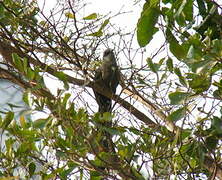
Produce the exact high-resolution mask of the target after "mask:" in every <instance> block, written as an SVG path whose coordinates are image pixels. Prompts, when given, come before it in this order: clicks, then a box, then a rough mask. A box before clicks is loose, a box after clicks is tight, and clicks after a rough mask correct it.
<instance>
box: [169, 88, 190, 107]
mask: <svg viewBox="0 0 222 180" xmlns="http://www.w3.org/2000/svg"><path fill="white" fill-rule="evenodd" d="M190 95H191V94H190V93H186V92H179V91H177V92H173V93H170V94H169V99H170V104H173V105H177V104H182V103H183V102H184V101H185V100H186V99H187V98H188V97H189V96H190Z"/></svg>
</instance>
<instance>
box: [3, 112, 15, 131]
mask: <svg viewBox="0 0 222 180" xmlns="http://www.w3.org/2000/svg"><path fill="white" fill-rule="evenodd" d="M13 119H14V112H12V111H9V112H7V114H6V116H5V118H4V119H3V121H2V124H1V126H0V127H1V128H2V129H6V128H7V127H8V126H9V124H10V123H11V122H12V120H13Z"/></svg>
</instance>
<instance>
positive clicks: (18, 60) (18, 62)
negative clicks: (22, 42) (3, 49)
mask: <svg viewBox="0 0 222 180" xmlns="http://www.w3.org/2000/svg"><path fill="white" fill-rule="evenodd" d="M12 60H13V62H14V64H15V66H16V68H17V69H18V70H19V71H21V72H23V71H24V68H23V63H22V59H21V58H20V57H19V56H18V55H17V54H16V53H12Z"/></svg>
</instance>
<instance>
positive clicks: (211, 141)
mask: <svg viewBox="0 0 222 180" xmlns="http://www.w3.org/2000/svg"><path fill="white" fill-rule="evenodd" d="M205 143H206V146H207V148H208V149H209V150H214V149H215V148H216V147H217V143H218V138H217V137H216V136H209V137H207V138H206V141H205Z"/></svg>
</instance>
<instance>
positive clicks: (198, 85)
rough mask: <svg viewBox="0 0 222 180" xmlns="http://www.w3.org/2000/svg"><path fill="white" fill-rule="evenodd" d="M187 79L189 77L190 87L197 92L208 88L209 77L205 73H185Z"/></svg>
mask: <svg viewBox="0 0 222 180" xmlns="http://www.w3.org/2000/svg"><path fill="white" fill-rule="evenodd" d="M187 79H189V81H188V83H189V86H190V88H192V89H193V91H195V92H196V93H197V94H199V93H202V92H204V91H206V90H208V89H209V87H210V85H211V77H209V76H207V74H194V73H187Z"/></svg>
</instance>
